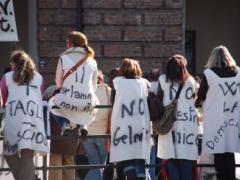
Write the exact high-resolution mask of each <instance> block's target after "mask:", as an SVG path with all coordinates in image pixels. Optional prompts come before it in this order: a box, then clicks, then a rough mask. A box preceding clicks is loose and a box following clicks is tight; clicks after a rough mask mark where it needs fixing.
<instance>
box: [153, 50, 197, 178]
mask: <svg viewBox="0 0 240 180" xmlns="http://www.w3.org/2000/svg"><path fill="white" fill-rule="evenodd" d="M159 82H160V86H161V88H162V90H163V94H164V96H163V105H164V106H167V105H168V104H170V103H171V102H172V100H173V99H174V98H175V96H176V94H177V92H178V91H179V90H178V89H179V87H180V85H181V86H182V90H181V91H180V95H179V98H178V104H177V112H176V121H175V122H174V124H173V127H172V129H171V130H170V131H169V132H168V133H167V134H165V135H159V136H158V152H157V156H158V157H159V158H160V159H165V160H167V172H168V179H169V180H179V179H180V180H190V179H192V177H193V173H192V171H193V163H194V161H196V160H197V159H198V147H197V143H196V142H197V141H196V140H197V135H198V124H197V111H196V108H195V107H194V95H195V93H196V87H197V84H196V82H195V80H194V78H193V77H192V76H191V75H190V74H189V72H188V71H187V60H186V58H185V57H184V56H182V55H174V56H172V57H170V58H169V59H168V61H167V65H166V70H165V74H163V75H161V76H160V77H159Z"/></svg>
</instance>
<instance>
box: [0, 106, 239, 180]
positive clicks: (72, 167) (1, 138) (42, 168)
mask: <svg viewBox="0 0 240 180" xmlns="http://www.w3.org/2000/svg"><path fill="white" fill-rule="evenodd" d="M95 108H112V106H111V105H98V106H96V107H95ZM4 113H5V110H4V109H1V108H0V115H2V114H4ZM0 122H1V121H0ZM45 124H46V122H45ZM152 136H157V135H152ZM110 137H111V135H110V134H104V135H87V136H81V135H79V136H76V137H74V138H80V139H81V138H84V139H86V138H110ZM47 138H48V140H53V139H66V138H73V137H72V136H47ZM200 138H201V136H200ZM2 140H3V137H2V136H0V141H2ZM42 164H43V165H42V166H36V167H35V170H41V171H42V174H43V180H47V171H48V170H59V169H75V170H77V169H90V168H107V167H110V168H116V167H117V165H115V164H94V165H65V166H48V165H47V156H44V157H43V163H42ZM145 167H147V168H149V167H160V168H161V167H162V166H161V165H160V164H146V165H145ZM195 167H208V168H210V167H215V166H214V164H195ZM235 167H240V164H236V165H235ZM2 171H10V169H9V168H0V172H2Z"/></svg>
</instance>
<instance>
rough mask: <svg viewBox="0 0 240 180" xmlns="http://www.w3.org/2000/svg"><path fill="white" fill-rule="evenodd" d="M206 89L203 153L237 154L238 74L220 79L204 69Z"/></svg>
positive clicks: (239, 75)
mask: <svg viewBox="0 0 240 180" xmlns="http://www.w3.org/2000/svg"><path fill="white" fill-rule="evenodd" d="M204 74H205V75H206V78H207V82H208V85H209V89H208V92H207V98H206V100H205V101H204V103H203V115H204V116H203V118H204V119H203V120H204V121H203V122H204V126H203V144H202V147H203V152H205V153H225V152H240V139H239V137H238V134H239V130H238V126H239V119H240V118H239V117H240V115H239V112H240V109H239V108H240V106H239V102H240V89H239V86H240V71H239V72H238V74H237V75H236V76H235V77H228V78H220V77H219V76H218V75H217V74H215V73H214V72H213V71H212V70H210V69H206V70H205V71H204Z"/></svg>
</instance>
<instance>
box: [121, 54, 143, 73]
mask: <svg viewBox="0 0 240 180" xmlns="http://www.w3.org/2000/svg"><path fill="white" fill-rule="evenodd" d="M119 75H120V76H125V77H134V76H135V77H136V76H137V77H142V70H141V68H140V65H139V63H138V61H137V60H134V59H130V58H125V59H123V61H122V65H121V67H120V69H119Z"/></svg>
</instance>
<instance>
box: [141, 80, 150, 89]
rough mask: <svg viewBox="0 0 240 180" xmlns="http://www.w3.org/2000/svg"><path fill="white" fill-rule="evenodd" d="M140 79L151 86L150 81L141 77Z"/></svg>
mask: <svg viewBox="0 0 240 180" xmlns="http://www.w3.org/2000/svg"><path fill="white" fill-rule="evenodd" d="M141 80H142V81H143V83H145V84H146V85H147V87H148V88H150V87H151V83H150V82H149V81H148V80H147V79H146V78H141Z"/></svg>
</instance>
